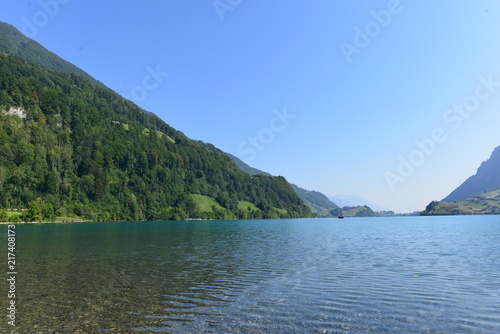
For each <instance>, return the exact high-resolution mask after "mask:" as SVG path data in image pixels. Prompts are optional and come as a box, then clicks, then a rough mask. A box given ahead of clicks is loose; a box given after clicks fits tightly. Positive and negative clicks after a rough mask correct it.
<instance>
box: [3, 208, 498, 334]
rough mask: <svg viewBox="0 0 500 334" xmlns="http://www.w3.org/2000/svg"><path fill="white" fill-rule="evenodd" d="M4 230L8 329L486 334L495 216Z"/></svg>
mask: <svg viewBox="0 0 500 334" xmlns="http://www.w3.org/2000/svg"><path fill="white" fill-rule="evenodd" d="M0 231H1V232H2V235H1V245H5V248H6V247H7V246H6V242H5V241H6V240H5V238H6V235H5V232H6V226H0ZM16 231H17V234H16V236H17V240H16V243H17V248H16V257H17V271H18V275H17V292H18V294H17V296H18V297H17V305H18V308H17V326H16V328H15V330H14V331H13V332H18V333H51V332H61V333H78V332H81V333H100V332H102V333H148V332H161V333H499V332H500V217H499V216H474V217H403V218H359V219H357V218H352V219H344V220H338V219H297V220H256V221H191V222H128V223H82V224H39V225H18V226H17V229H16ZM2 248H3V247H2ZM4 253H5V255H4V258H5V259H3V260H2V261H4V262H5V263H6V262H7V259H6V253H7V251H6V250H5V251H4ZM0 254H1V253H0ZM4 267H6V265H5V266H4ZM6 271H7V270H5V272H6ZM4 274H5V273H4ZM2 290H3V291H7V290H8V287H7V286H6V285H5V283H4V286H2ZM2 295H4V293H2ZM1 302H2V309H4V310H5V307H6V305H7V304H6V303H7V300H6V298H3V300H1ZM4 306H5V307H4ZM0 326H1V327H0V329H5V328H9V329H12V328H10V327H9V326H7V324H6V321H5V320H4V321H3V322H2V323H1V324H0Z"/></svg>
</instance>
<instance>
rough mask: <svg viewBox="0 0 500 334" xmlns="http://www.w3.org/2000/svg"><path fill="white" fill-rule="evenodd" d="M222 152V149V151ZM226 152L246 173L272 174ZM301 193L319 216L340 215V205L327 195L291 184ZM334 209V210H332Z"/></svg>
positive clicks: (300, 195)
mask: <svg viewBox="0 0 500 334" xmlns="http://www.w3.org/2000/svg"><path fill="white" fill-rule="evenodd" d="M221 152H222V151H221ZM223 153H224V154H226V155H227V156H228V157H229V158H230V159H231V160H233V161H234V162H235V163H236V165H238V167H240V169H241V170H242V171H244V172H245V173H248V174H250V175H260V174H262V175H267V176H271V174H269V173H267V172H264V171H261V170H260V169H257V168H253V167H250V166H249V165H248V164H246V163H245V162H243V161H242V160H241V159H239V158H238V157H236V156H234V155H232V154H230V153H227V152H223ZM290 185H291V186H292V188H293V190H295V192H296V193H297V195H299V197H300V198H301V199H302V200H303V201H304V203H305V204H306V205H307V206H308V207H309V208H311V210H312V212H313V213H314V214H315V215H317V216H318V217H332V216H337V215H338V212H340V211H338V209H339V207H338V206H337V205H336V204H335V203H332V202H331V201H330V200H329V199H328V197H326V195H324V194H322V193H320V192H319V191H314V190H306V189H303V188H301V187H299V186H297V185H295V184H290ZM332 210H334V211H333V212H332Z"/></svg>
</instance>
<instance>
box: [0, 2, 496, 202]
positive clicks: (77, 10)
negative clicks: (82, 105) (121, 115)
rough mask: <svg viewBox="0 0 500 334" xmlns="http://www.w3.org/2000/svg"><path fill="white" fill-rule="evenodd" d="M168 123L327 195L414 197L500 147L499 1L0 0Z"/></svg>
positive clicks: (52, 46) (36, 34) (14, 19)
mask: <svg viewBox="0 0 500 334" xmlns="http://www.w3.org/2000/svg"><path fill="white" fill-rule="evenodd" d="M0 9H1V10H0V20H2V21H4V22H8V23H10V24H12V25H14V26H15V27H17V28H18V29H19V30H21V31H23V32H24V33H25V34H27V35H28V36H29V37H31V38H33V39H35V40H36V41H38V42H39V43H41V44H42V45H44V46H45V47H47V48H48V49H49V50H51V51H53V52H55V53H56V54H58V55H59V56H61V57H63V58H65V59H66V60H68V61H70V62H72V63H73V64H75V65H77V66H79V67H80V68H82V69H83V70H85V71H87V72H88V73H89V74H91V75H92V76H94V77H95V78H96V79H98V80H100V81H102V82H103V83H104V84H106V85H107V86H108V87H110V88H111V89H113V90H115V91H116V92H118V93H119V94H121V95H123V96H127V97H128V98H130V99H132V100H134V101H135V102H136V103H137V104H138V105H139V106H141V107H143V108H144V109H146V110H149V111H152V112H154V113H156V114H157V115H158V116H160V117H161V118H162V119H163V120H165V121H166V122H167V123H169V124H170V125H172V126H173V127H175V128H176V129H178V130H180V131H182V132H184V133H185V134H186V135H187V136H189V137H190V138H193V139H197V140H203V141H205V142H210V143H213V144H214V145H216V146H217V147H219V148H220V149H222V150H224V151H226V152H229V153H232V154H234V155H236V156H238V157H239V158H240V159H242V160H243V161H245V162H247V163H248V164H249V165H251V166H253V167H256V168H259V169H262V170H264V171H267V172H269V173H272V174H274V175H283V176H285V177H286V178H287V179H288V180H289V181H290V182H293V183H296V184H297V185H299V186H301V187H303V188H306V189H310V190H318V191H321V192H323V193H324V194H326V195H336V194H355V195H359V196H361V197H364V198H366V199H367V200H369V201H371V202H374V203H377V204H380V205H382V206H384V207H387V208H389V209H392V210H394V211H397V212H410V211H414V210H423V209H424V208H425V206H426V205H427V204H428V203H429V202H430V201H432V200H439V199H442V198H444V197H445V196H446V195H448V194H449V193H450V192H451V191H452V190H453V189H455V188H456V187H457V186H458V185H460V184H461V183H462V182H463V181H464V180H465V179H466V178H467V177H469V176H471V175H473V174H474V173H475V171H476V169H477V167H479V165H480V164H481V162H482V161H484V160H486V159H487V158H488V157H489V156H490V154H491V152H492V151H493V149H494V147H496V146H499V145H500V131H499V124H500V110H499V107H500V60H499V59H500V58H499V55H500V2H498V1H496V0H475V1H466V0H461V1H460V0H443V1H431V0H426V1H425V0H420V1H416V0H413V1H411V0H401V1H396V0H391V1H386V0H384V1H374V0H370V1H332V0H312V1H311V0H309V1H306V0H286V1H285V0H274V1H269V0H252V1H250V0H216V1H214V0H204V1H185V0H170V1H165V0H148V1H138V0H137V1H132V0H106V1H97V0H40V1H36V0H31V1H26V0H0Z"/></svg>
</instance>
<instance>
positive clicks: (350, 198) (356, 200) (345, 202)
mask: <svg viewBox="0 0 500 334" xmlns="http://www.w3.org/2000/svg"><path fill="white" fill-rule="evenodd" d="M328 198H329V199H330V200H331V201H332V202H334V203H336V204H337V205H338V204H340V203H342V206H349V207H358V206H361V207H364V206H368V207H370V208H371V209H373V210H374V211H390V210H389V209H386V208H384V207H382V206H380V205H377V204H374V203H371V202H370V201H367V200H366V199H364V198H361V197H359V196H356V195H336V196H330V197H328Z"/></svg>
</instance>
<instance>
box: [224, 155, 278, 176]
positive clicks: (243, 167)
mask: <svg viewBox="0 0 500 334" xmlns="http://www.w3.org/2000/svg"><path fill="white" fill-rule="evenodd" d="M224 154H226V155H227V156H228V157H229V159H231V160H233V161H234V163H235V164H236V165H238V167H240V169H241V170H242V171H244V172H245V173H248V174H250V175H259V174H262V175H267V176H271V174H269V173H266V172H263V171H261V170H260V169H257V168H253V167H250V166H249V165H247V164H246V163H244V162H243V161H242V160H241V159H239V158H238V157H235V156H234V155H232V154H231V153H227V152H224Z"/></svg>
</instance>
